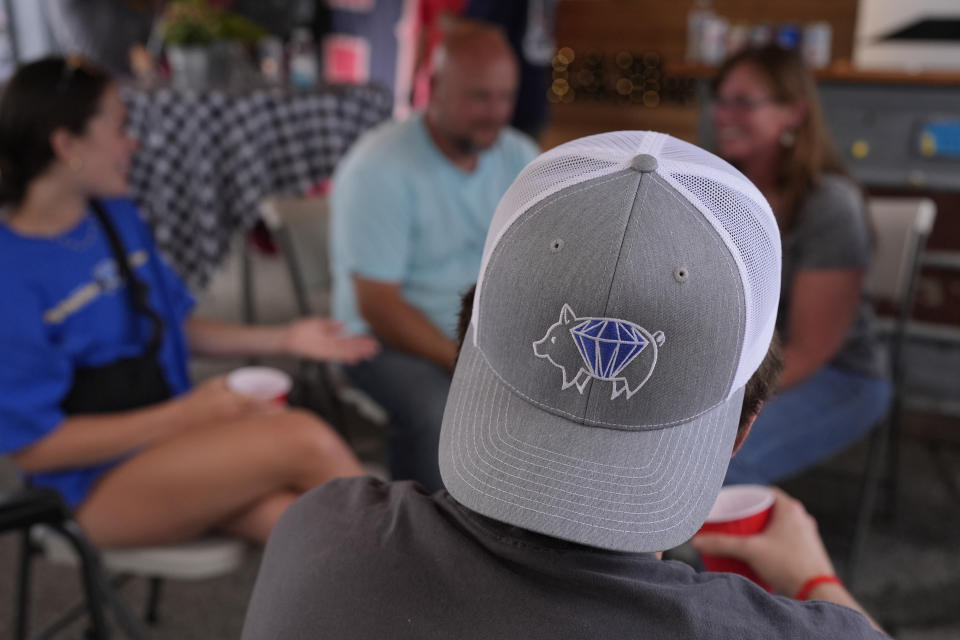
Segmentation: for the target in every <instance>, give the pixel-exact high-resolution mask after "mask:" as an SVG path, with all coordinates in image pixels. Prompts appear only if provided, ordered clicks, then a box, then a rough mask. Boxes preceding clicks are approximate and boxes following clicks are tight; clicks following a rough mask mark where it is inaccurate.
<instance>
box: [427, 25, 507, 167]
mask: <svg viewBox="0 0 960 640" xmlns="http://www.w3.org/2000/svg"><path fill="white" fill-rule="evenodd" d="M518 82H519V70H518V68H517V61H516V57H515V55H514V53H513V50H512V49H511V48H510V43H509V42H507V39H506V38H505V37H504V35H503V32H502V31H500V29H498V28H496V27H494V26H491V25H488V24H485V23H483V22H477V21H474V20H460V21H457V22H454V23H453V24H452V25H451V26H450V27H449V28H448V29H447V31H446V33H445V35H444V39H443V42H442V43H441V44H440V45H439V47H438V48H437V51H436V55H435V57H434V72H433V80H432V89H431V92H430V104H429V106H428V108H427V119H428V121H429V123H430V125H431V127H432V128H433V129H434V130H436V131H437V132H438V133H439V134H440V135H442V136H444V137H445V138H446V139H447V140H448V141H449V142H450V143H451V144H452V145H453V146H454V147H456V148H457V149H458V151H459V152H460V153H468V154H469V153H477V152H479V151H481V150H483V149H486V148H489V147H490V146H492V145H493V144H495V143H496V141H497V138H498V136H499V135H500V130H501V129H502V128H503V127H504V126H505V125H506V124H507V123H508V122H509V121H510V117H511V116H512V115H513V106H514V102H515V100H516V93H517V84H518Z"/></svg>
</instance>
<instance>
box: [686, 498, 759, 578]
mask: <svg viewBox="0 0 960 640" xmlns="http://www.w3.org/2000/svg"><path fill="white" fill-rule="evenodd" d="M773 502H774V494H773V491H771V490H770V488H769V487H763V486H759V485H754V484H740V485H731V486H728V487H724V488H723V489H721V490H720V494H719V495H718V496H717V501H716V502H715V503H714V504H713V509H711V510H710V515H708V516H707V521H706V522H704V523H703V526H702V527H700V531H698V532H697V535H699V534H701V533H725V534H728V535H735V536H749V535H754V534H757V533H760V532H761V531H763V530H764V529H766V528H767V523H768V522H769V521H770V514H771V513H772V512H773ZM700 558H701V560H703V566H704V567H705V568H706V569H707V571H725V572H728V573H737V574H739V575H741V576H744V577H746V578H749V579H750V580H753V581H754V582H756V583H757V584H759V585H760V586H761V587H763V588H764V589H766V590H767V591H769V592H771V593H772V592H773V589H772V588H771V587H770V585H768V584H767V583H766V582H764V581H763V580H761V579H760V577H759V576H758V575H757V574H756V573H754V572H753V569H751V568H750V565H748V564H747V563H745V562H741V561H739V560H734V559H733V558H725V557H720V556H711V555H708V554H705V553H701V554H700Z"/></svg>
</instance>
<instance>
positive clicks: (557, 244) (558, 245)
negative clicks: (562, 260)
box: [550, 238, 563, 253]
mask: <svg viewBox="0 0 960 640" xmlns="http://www.w3.org/2000/svg"><path fill="white" fill-rule="evenodd" d="M561 249H563V238H557V239H556V240H554V241H553V242H551V243H550V251H552V252H553V253H556V252H558V251H560V250H561Z"/></svg>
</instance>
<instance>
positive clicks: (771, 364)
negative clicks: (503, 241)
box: [457, 285, 783, 439]
mask: <svg viewBox="0 0 960 640" xmlns="http://www.w3.org/2000/svg"><path fill="white" fill-rule="evenodd" d="M476 291H477V286H476V285H474V286H472V287H470V290H469V291H467V292H466V293H465V294H463V299H462V300H461V303H460V315H459V316H458V317H457V358H458V359H459V357H460V348H461V347H463V340H464V338H465V337H466V335H467V327H469V326H470V316H472V315H473V298H474V295H475V294H476ZM782 371H783V355H782V354H781V351H780V337H779V336H778V335H776V334H774V336H773V340H771V341H770V348H769V349H767V355H766V356H764V358H763V362H761V363H760V366H759V367H758V368H757V370H756V371H754V373H753V375H752V376H750V379H749V380H747V384H746V385H745V386H744V389H743V408H742V409H741V411H740V422H739V424H738V425H737V437H738V439H739V438H740V437H741V434H742V432H743V431H744V429H746V428H748V427H749V426H750V424H752V422H753V418H754V417H755V416H756V415H757V413H758V412H759V411H760V408H761V407H762V406H763V403H764V402H766V400H767V398H769V397H770V396H771V395H773V392H774V391H776V390H777V383H778V382H779V381H780V373H781V372H782Z"/></svg>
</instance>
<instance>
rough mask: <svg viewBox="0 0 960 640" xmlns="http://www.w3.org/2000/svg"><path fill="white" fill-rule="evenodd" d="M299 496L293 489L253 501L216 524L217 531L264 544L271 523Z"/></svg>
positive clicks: (271, 526)
mask: <svg viewBox="0 0 960 640" xmlns="http://www.w3.org/2000/svg"><path fill="white" fill-rule="evenodd" d="M298 497H300V494H299V493H294V492H293V491H278V492H277V493H272V494H270V495H268V496H267V497H265V498H262V499H261V500H259V501H257V502H255V503H254V504H253V505H251V506H250V507H248V508H246V509H244V510H243V511H242V512H240V513H239V514H237V515H236V516H234V517H232V518H227V519H226V520H224V521H223V522H221V523H220V524H219V525H218V526H217V530H218V531H222V532H223V533H226V534H228V535H232V536H237V537H240V538H246V539H247V540H253V541H255V542H259V543H260V544H266V543H267V538H269V537H270V532H271V531H273V525H275V524H276V523H277V520H279V519H280V516H282V515H283V512H284V511H286V510H287V507H289V506H290V505H291V504H292V503H293V501H294V500H296V499H297V498H298Z"/></svg>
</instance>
